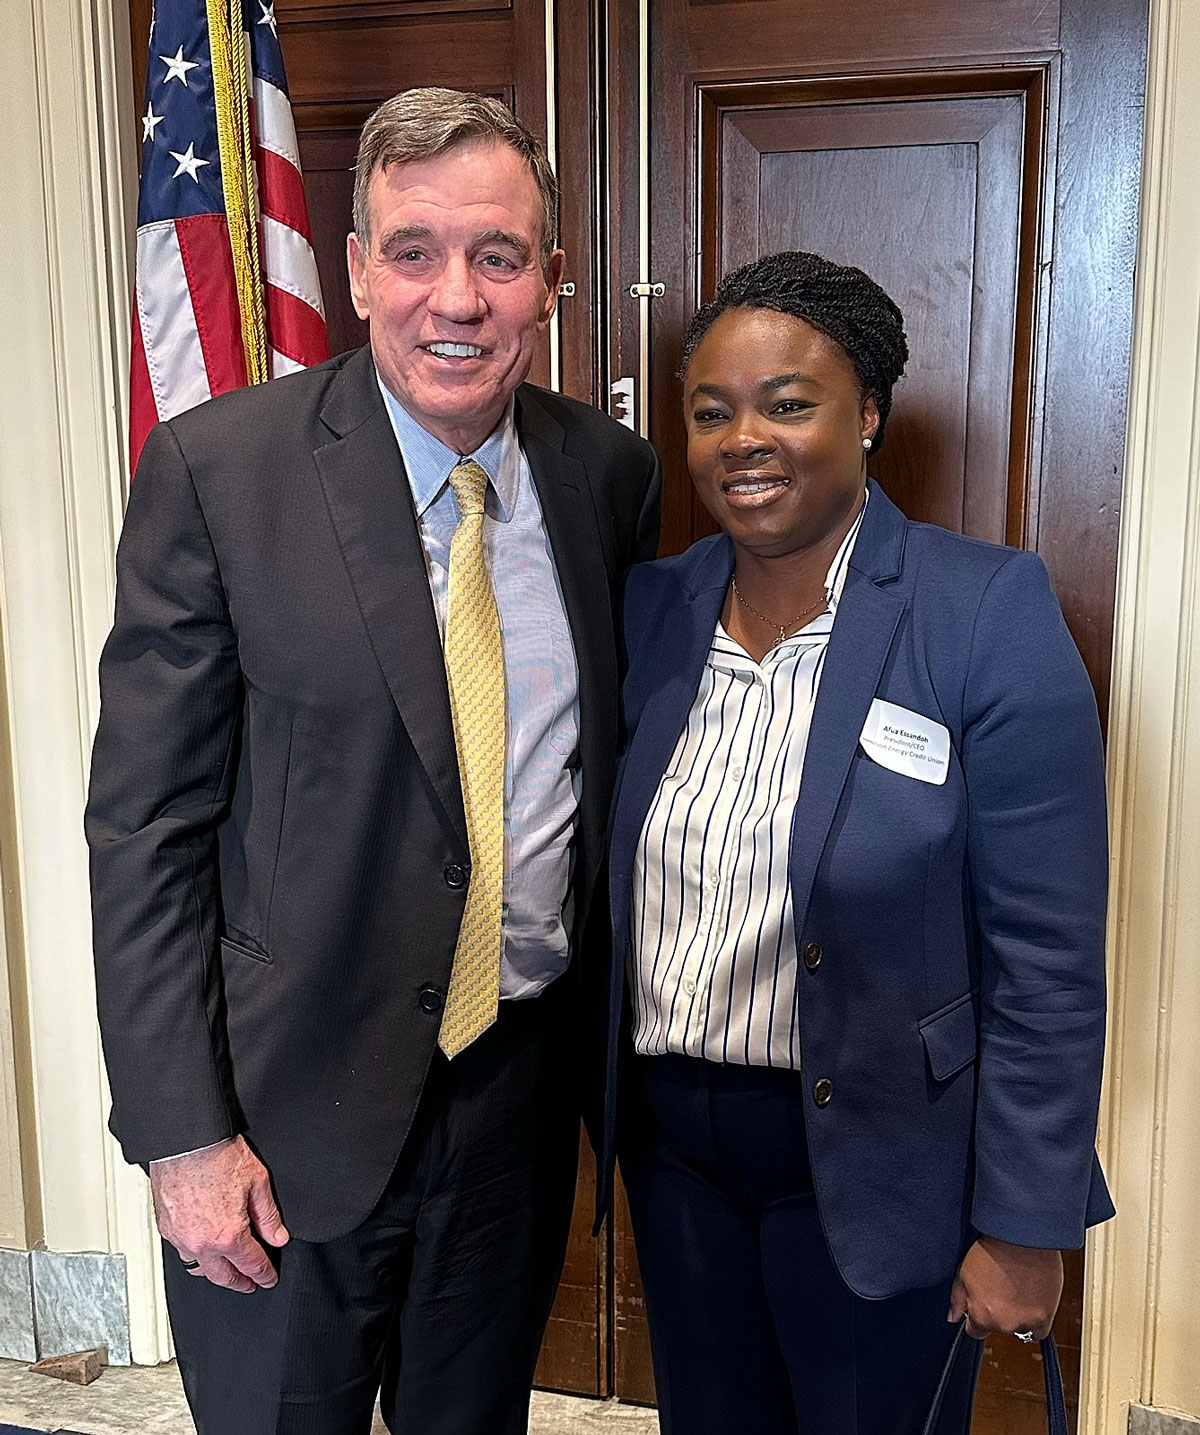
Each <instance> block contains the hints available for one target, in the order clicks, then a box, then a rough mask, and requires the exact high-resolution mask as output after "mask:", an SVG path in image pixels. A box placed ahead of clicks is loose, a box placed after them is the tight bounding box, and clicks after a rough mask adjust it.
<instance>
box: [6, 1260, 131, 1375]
mask: <svg viewBox="0 0 1200 1435" xmlns="http://www.w3.org/2000/svg"><path fill="white" fill-rule="evenodd" d="M98 1345H104V1346H107V1347H108V1361H109V1364H110V1365H128V1364H130V1359H131V1357H130V1350H129V1296H128V1292H127V1289H126V1284H125V1257H124V1256H119V1255H118V1256H111V1255H105V1254H103V1253H97V1252H91V1251H83V1252H61V1251H4V1250H0V1357H3V1358H4V1359H7V1360H26V1361H33V1360H40V1359H41V1358H42V1357H43V1356H47V1355H68V1354H70V1353H71V1352H72V1351H75V1350H89V1349H91V1348H92V1347H93V1346H98Z"/></svg>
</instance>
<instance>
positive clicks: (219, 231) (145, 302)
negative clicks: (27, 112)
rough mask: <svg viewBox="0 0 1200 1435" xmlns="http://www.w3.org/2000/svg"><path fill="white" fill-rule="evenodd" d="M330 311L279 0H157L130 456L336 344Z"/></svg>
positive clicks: (145, 134)
mask: <svg viewBox="0 0 1200 1435" xmlns="http://www.w3.org/2000/svg"><path fill="white" fill-rule="evenodd" d="M210 16H211V17H212V20H213V24H212V25H211V26H210ZM214 60H215V65H214ZM324 315H325V311H324V306H323V305H322V302H321V285H320V280H319V279H318V277H317V266H316V260H315V259H314V257H313V251H312V233H311V230H310V228H309V223H308V208H307V205H306V203H305V199H304V184H303V180H302V179H301V175H300V156H299V148H298V146H297V143H296V127H295V124H294V123H293V120H292V108H291V102H290V100H289V99H288V89H287V80H286V78H285V76H284V69H283V54H282V52H281V51H280V48H279V37H278V34H277V31H276V24H275V7H274V3H273V0H272V3H268V4H263V3H262V0H244V3H243V0H209V3H208V4H207V5H206V3H205V0H157V4H156V6H155V14H154V21H153V24H152V25H151V29H150V64H149V68H148V70H147V74H146V109H145V113H144V115H143V116H142V181H141V189H140V191H139V195H138V229H137V261H136V281H135V295H134V305H133V346H132V347H133V354H132V372H131V375H130V405H129V407H130V414H129V447H130V462H131V466H135V465H136V464H137V459H138V455H139V454H140V453H141V449H142V444H143V443H144V442H145V439H146V435H147V434H148V433H149V432H150V429H151V428H152V427H153V426H154V424H155V423H157V422H158V421H159V420H160V419H167V418H171V417H172V416H173V415H175V414H178V413H182V412H183V410H184V409H189V408H192V407H193V406H194V405H196V404H198V403H202V402H203V401H204V400H205V399H208V398H211V397H212V396H213V395H214V394H220V393H224V392H225V391H226V390H227V389H234V388H238V387H240V386H241V385H243V384H247V383H254V382H261V381H262V380H263V379H266V378H274V377H275V376H276V375H278V374H286V373H290V372H291V371H292V370H294V369H300V368H307V367H308V366H309V365H311V364H317V363H320V362H321V361H322V360H324V359H326V358H328V357H329V345H328V340H327V338H326V333H325V317H324Z"/></svg>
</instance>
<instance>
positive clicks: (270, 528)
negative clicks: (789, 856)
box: [87, 90, 659, 1435]
mask: <svg viewBox="0 0 1200 1435" xmlns="http://www.w3.org/2000/svg"><path fill="white" fill-rule="evenodd" d="M556 197H557V196H556V186H555V182H554V177H553V175H552V173H551V171H550V169H549V165H548V163H547V160H546V156H545V153H544V151H543V149H542V147H541V146H540V145H539V144H538V143H537V141H536V140H535V139H534V138H533V137H532V136H531V135H530V134H529V133H528V132H527V131H526V130H525V129H524V128H523V127H522V126H520V125H519V124H518V123H517V122H516V121H515V120H514V119H513V118H512V116H511V115H510V114H509V113H508V111H507V110H505V109H504V108H503V107H502V106H500V105H499V104H498V103H496V102H494V101H491V100H486V99H483V98H481V97H479V96H471V95H461V94H457V93H455V92H450V91H444V90H425V91H410V92H408V93H406V94H404V95H400V96H397V97H396V98H395V99H394V100H391V101H388V102H387V103H386V104H385V105H383V106H381V107H380V109H379V110H378V111H377V112H376V113H375V115H373V116H372V117H371V119H370V120H368V122H367V125H366V127H365V129H364V131H363V137H362V141H361V144H360V151H359V161H358V168H357V174H356V183H355V215H354V219H355V226H354V233H353V234H351V236H350V238H349V241H348V257H349V267H350V282H351V288H352V292H353V295H354V302H355V306H356V308H357V311H358V313H359V314H360V316H362V317H363V318H365V319H368V320H369V321H370V336H371V342H370V345H369V347H368V348H365V349H362V350H360V351H359V352H357V353H353V354H350V355H346V356H343V357H341V358H339V359H335V360H333V361H332V362H331V363H329V364H326V365H323V366H322V367H320V368H318V369H313V370H309V371H307V372H304V373H300V374H296V375H293V376H290V377H288V378H284V379H281V380H278V381H276V382H273V383H271V384H269V385H267V386H265V387H263V388H258V389H246V390H241V391H238V392H237V393H234V394H229V395H226V396H225V397H223V398H221V399H217V400H215V401H213V402H212V403H209V404H205V405H203V406H201V407H200V408H199V409H195V410H193V411H191V412H190V413H187V414H184V415H182V416H180V417H179V418H177V419H175V420H172V421H171V422H170V423H166V424H162V425H160V426H159V427H158V428H157V429H156V430H155V431H154V432H153V433H152V434H151V436H150V439H149V441H148V442H147V444H146V448H145V450H144V453H143V457H142V460H141V462H140V464H139V467H138V474H137V479H136V481H135V483H134V486H133V492H132V496H131V500H130V505H129V511H128V515H127V518H126V523H125V529H124V533H123V535H122V539H121V546H120V552H119V558H118V584H117V611H116V622H115V626H114V629H113V633H112V636H111V637H110V639H109V642H108V644H107V646H106V648H105V652H104V657H103V659H102V664H101V687H102V698H103V705H102V713H101V721H100V729H99V732H98V735H97V739H96V748H95V753H94V759H93V775H92V788H91V795H90V800H89V808H88V819H87V827H88V837H89V841H90V844H91V848H92V864H93V868H92V870H93V889H94V903H93V905H94V919H95V942H96V965H97V981H98V990H99V1004H100V1016H101V1025H102V1028H103V1034H104V1046H105V1054H106V1059H107V1062H108V1068H109V1074H110V1080H111V1085H112V1092H113V1117H112V1126H113V1130H114V1132H115V1133H116V1135H117V1136H118V1138H119V1140H120V1141H121V1144H122V1148H123V1150H124V1153H125V1155H126V1157H127V1158H128V1159H129V1160H130V1161H135V1162H141V1163H143V1164H146V1165H148V1166H149V1169H150V1175H151V1183H152V1186H153V1190H154V1199H155V1208H156V1212H157V1216H158V1222H159V1227H160V1230H161V1231H162V1233H163V1236H164V1238H165V1242H164V1253H165V1269H166V1277H167V1294H168V1302H169V1306H170V1312H171V1319H172V1327H173V1330H174V1334H175V1340H176V1346H177V1350H178V1353H179V1361H180V1367H181V1370H182V1372H183V1377H184V1382H185V1386H186V1388H187V1392H188V1397H189V1401H190V1403H191V1405H192V1409H193V1412H194V1414H195V1417H196V1422H197V1426H198V1428H199V1430H200V1432H201V1435H267V1432H279V1435H342V1432H345V1435H361V1432H365V1431H366V1430H367V1429H368V1427H369V1425H370V1421H371V1411H372V1406H373V1403H374V1399H375V1395H376V1392H377V1390H379V1389H380V1386H381V1383H382V1403H383V1410H384V1416H385V1419H386V1420H387V1422H388V1424H389V1427H390V1428H392V1429H396V1430H400V1429H402V1430H404V1431H405V1432H409V1433H410V1435H493V1432H494V1435H509V1433H510V1432H511V1435H517V1432H524V1430H525V1428H526V1421H527V1418H528V1399H529V1386H530V1381H531V1377H532V1372H533V1366H534V1362H535V1359H536V1355H537V1350H538V1346H539V1344H540V1340H541V1335H542V1331H543V1329H544V1326H545V1321H546V1318H547V1315H548V1313H549V1307H550V1302H551V1299H552V1295H553V1289H554V1285H555V1282H556V1280H557V1277H558V1273H559V1271H560V1269H561V1264H562V1258H563V1252H564V1249H565V1243H566V1233H567V1228H568V1224H569V1219H570V1209H571V1202H572V1193H573V1181H574V1169H575V1156H576V1150H577V1143H578V1115H577V1102H576V1099H575V1095H574V1074H573V1066H572V1061H571V1047H572V1041H573V1024H572V1018H573V1011H574V1007H575V1004H576V994H577V989H578V985H579V983H578V972H579V968H580V965H581V961H580V953H579V936H580V933H581V932H582V930H583V928H584V925H585V923H586V922H587V919H588V913H589V908H590V906H591V903H592V897H593V887H594V885H595V877H596V872H597V868H598V864H599V857H600V849H601V843H602V838H603V827H604V822H605V818H606V814H607V808H608V803H609V797H610V792H611V785H612V775H613V769H614V764H615V757H616V744H617V692H616V688H617V660H616V649H615V642H614V637H613V626H612V606H611V600H612V595H613V593H614V591H615V588H616V586H617V584H618V583H619V581H620V578H621V575H622V574H623V572H624V571H625V569H626V568H627V567H628V566H629V564H630V563H632V562H634V561H637V560H640V559H644V558H647V557H649V556H651V555H652V553H653V550H654V545H655V538H656V526H657V503H658V487H659V476H658V467H657V463H656V461H655V459H654V456H653V453H652V452H651V450H650V449H649V447H648V445H646V444H645V443H644V442H642V441H641V440H640V439H637V438H636V437H634V436H633V435H632V434H630V433H628V432H627V431H626V430H625V429H623V428H621V427H620V426H619V425H617V424H615V423H613V422H611V421H610V420H609V419H607V418H605V417H604V416H603V415H601V414H600V413H598V412H596V411H595V410H593V409H590V408H588V407H586V406H584V405H581V404H578V403H575V402H573V401H571V400H567V399H564V398H562V397H561V396H558V395H554V394H550V393H547V392H544V391H541V390H536V389H533V388H530V387H528V386H526V385H525V384H524V382H523V381H524V378H525V375H526V374H527V372H528V370H529V367H530V363H531V361H532V358H533V354H534V348H535V345H536V343H537V339H538V336H539V334H541V333H542V332H543V331H544V330H545V328H546V326H547V324H548V323H549V321H550V318H551V315H552V314H553V312H554V307H555V302H556V298H557V291H558V285H559V282H560V280H561V277H562V269H563V254H562V251H561V250H558V249H555V248H554V247H553V236H554V232H555V231H554V225H555V206H556ZM285 1223H286V1224H285Z"/></svg>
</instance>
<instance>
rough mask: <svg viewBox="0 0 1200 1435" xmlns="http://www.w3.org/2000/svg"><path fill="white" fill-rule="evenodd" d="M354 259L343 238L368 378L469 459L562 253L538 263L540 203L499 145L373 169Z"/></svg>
mask: <svg viewBox="0 0 1200 1435" xmlns="http://www.w3.org/2000/svg"><path fill="white" fill-rule="evenodd" d="M369 193H370V212H371V236H370V248H369V250H366V249H364V248H363V246H362V244H361V243H360V242H359V238H358V236H357V235H354V234H351V235H350V236H349V239H348V240H347V259H348V261H349V267H350V291H351V293H352V295H353V296H354V307H355V310H356V311H357V313H358V316H359V318H360V319H367V320H369V321H370V325H371V349H372V352H373V353H374V356H375V363H376V365H377V366H378V369H379V373H380V377H381V378H382V379H383V382H384V383H385V384H386V385H387V387H388V389H389V390H390V391H391V392H392V393H393V394H394V395H395V396H396V398H397V399H399V400H400V402H401V404H403V406H404V408H405V409H407V411H408V412H409V413H410V414H411V415H412V417H413V418H414V419H416V420H417V422H418V423H419V424H420V425H421V426H422V427H423V428H425V429H427V430H428V431H429V432H430V433H432V434H433V435H434V436H435V437H437V438H439V439H441V441H442V442H443V443H445V444H447V445H448V446H449V447H450V448H453V449H456V450H457V451H458V452H459V453H470V452H471V451H472V450H473V449H476V448H478V447H479V445H480V444H481V443H482V442H483V440H484V439H485V438H486V437H487V436H488V434H489V433H491V431H492V430H493V429H494V428H495V426H496V424H497V423H498V422H499V421H500V418H501V416H502V415H503V413H504V410H505V408H506V406H507V404H508V401H509V399H510V398H511V396H512V394H513V393H514V391H515V390H516V388H517V386H518V385H519V384H520V383H521V382H522V381H523V380H524V378H525V376H526V374H527V373H528V372H529V367H530V364H531V363H532V362H533V355H534V349H535V346H536V343H537V338H538V335H539V334H540V333H541V332H542V331H543V330H544V329H545V328H546V325H547V324H548V323H549V321H550V316H551V315H552V314H553V313H554V306H555V304H556V302H557V299H558V284H559V281H560V279H561V278H562V268H563V253H562V251H561V250H557V249H556V250H555V251H554V252H553V253H552V254H551V256H550V258H549V260H548V261H547V263H546V264H545V266H543V265H542V263H541V260H540V256H539V247H540V243H541V237H542V235H541V226H542V204H541V199H540V196H539V194H538V189H537V185H536V184H535V183H534V179H533V175H532V173H531V172H530V170H529V166H528V165H527V164H526V163H525V161H524V160H523V159H522V158H521V156H520V155H519V154H517V152H516V151H515V150H514V149H512V148H510V147H509V146H508V145H506V144H504V143H502V142H500V141H496V140H490V139H481V140H469V141H467V142H465V143H463V144H459V145H456V146H454V148H453V149H449V150H446V151H444V152H443V153H442V154H439V155H435V156H434V157H433V158H432V159H425V160H414V161H409V162H407V163H404V164H395V165H392V166H391V167H390V168H388V169H387V170H376V172H375V173H374V174H373V175H372V177H371V187H370V192H369Z"/></svg>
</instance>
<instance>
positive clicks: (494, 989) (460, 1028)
mask: <svg viewBox="0 0 1200 1435" xmlns="http://www.w3.org/2000/svg"><path fill="white" fill-rule="evenodd" d="M487 481H488V477H487V474H486V472H485V471H484V470H483V469H482V468H481V467H480V466H479V464H477V463H476V462H475V461H474V459H463V460H462V461H461V462H459V463H458V464H456V465H455V467H454V470H453V471H452V473H451V474H450V487H451V488H452V489H453V490H454V497H455V498H456V499H457V500H458V514H459V517H458V527H457V528H456V529H455V530H454V537H453V539H452V540H451V542H450V591H449V604H448V611H447V614H446V643H445V659H446V678H447V681H448V683H449V687H450V710H451V712H452V713H453V716H454V740H455V743H456V745H457V747H458V771H459V776H460V778H461V781H462V794H463V807H464V809H465V811H466V818H467V837H468V840H469V841H470V844H471V882H470V886H469V887H468V889H467V905H466V909H465V911H464V912H463V919H462V926H461V927H460V928H459V929H458V944H457V946H456V947H455V949H454V967H453V970H452V971H451V974H450V990H449V991H448V992H447V994H446V1009H445V1011H444V1012H443V1013H442V1025H441V1029H440V1031H439V1034H438V1045H439V1046H440V1047H441V1048H442V1050H443V1051H444V1052H445V1053H446V1055H447V1056H457V1055H458V1053H459V1052H460V1051H462V1050H463V1049H464V1047H467V1046H469V1045H470V1044H471V1042H473V1041H474V1040H475V1038H476V1037H477V1036H481V1035H482V1034H483V1033H484V1032H485V1031H486V1030H487V1029H488V1027H489V1026H491V1024H492V1023H493V1022H494V1021H495V1020H496V1010H497V1005H498V1003H499V1000H500V916H501V911H502V907H503V897H504V735H505V719H504V648H503V646H502V644H501V641H500V614H499V611H498V610H497V608H496V595H495V593H494V592H493V591H492V580H491V577H490V575H489V574H488V570H487V563H486V562H485V561H484V556H483V499H484V494H485V493H486V492H487Z"/></svg>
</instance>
